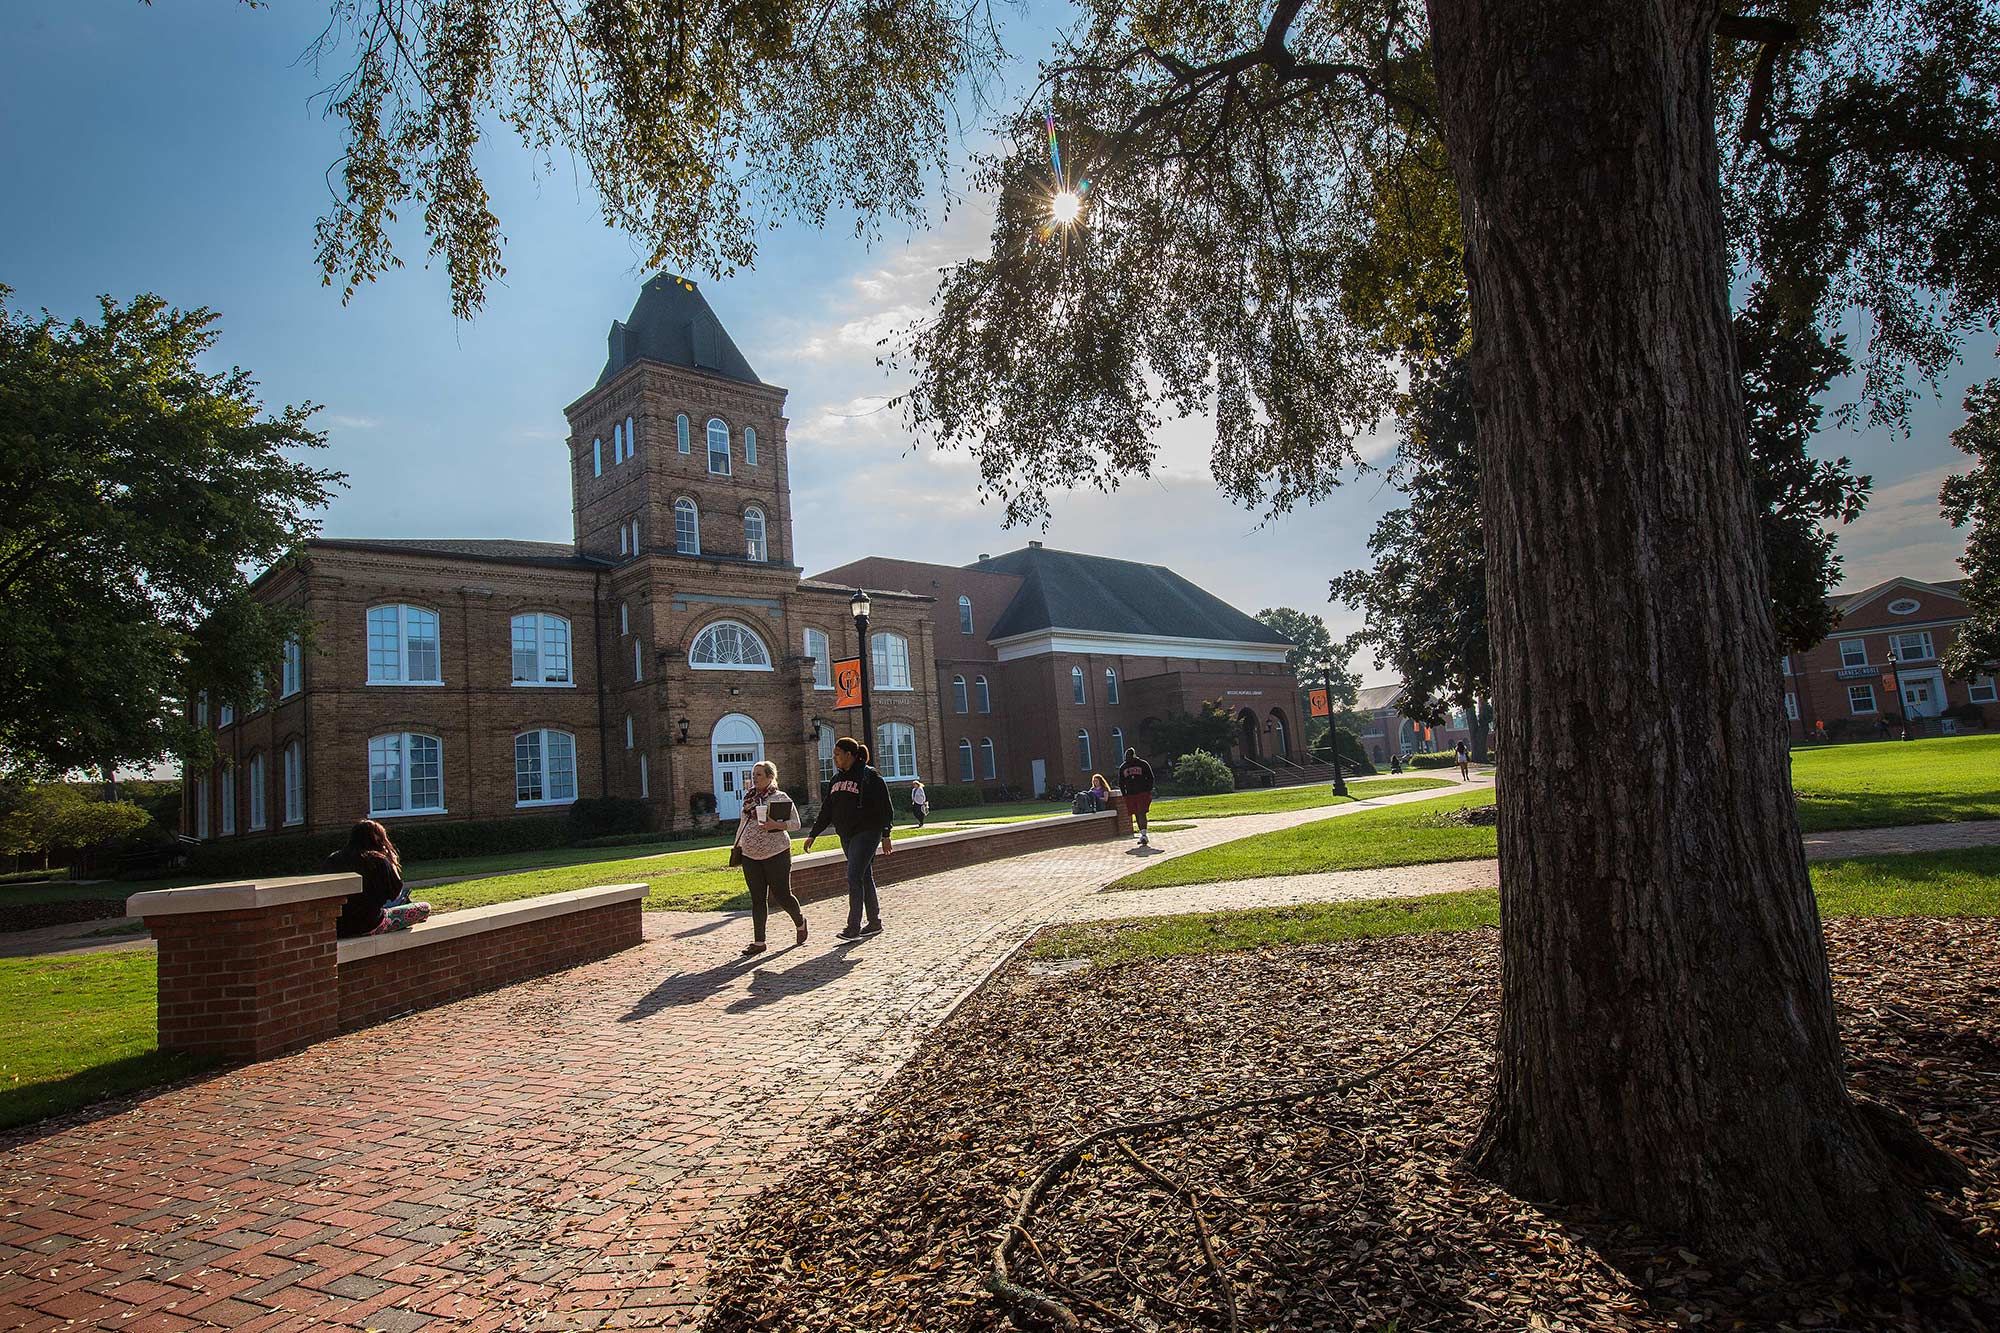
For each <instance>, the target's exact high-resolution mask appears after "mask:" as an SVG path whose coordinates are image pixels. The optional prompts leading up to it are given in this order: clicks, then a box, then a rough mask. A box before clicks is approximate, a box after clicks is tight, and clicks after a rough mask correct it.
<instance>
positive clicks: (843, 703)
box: [833, 657, 861, 708]
mask: <svg viewBox="0 0 2000 1333" xmlns="http://www.w3.org/2000/svg"><path fill="white" fill-rule="evenodd" d="M833 706H834V707H835V708H859V707H861V659H860V658H858V657H850V658H848V659H847V660H846V661H845V662H835V663H834V664H833Z"/></svg>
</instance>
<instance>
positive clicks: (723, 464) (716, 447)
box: [708, 417, 729, 477]
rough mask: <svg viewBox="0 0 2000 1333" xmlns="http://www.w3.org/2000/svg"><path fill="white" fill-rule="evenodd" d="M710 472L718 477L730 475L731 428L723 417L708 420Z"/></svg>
mask: <svg viewBox="0 0 2000 1333" xmlns="http://www.w3.org/2000/svg"><path fill="white" fill-rule="evenodd" d="M708 470H709V472H710V473H712V474H714V475H715V476H718V477H726V476H728V475H729V427H728V425H727V424H726V423H725V422H724V421H723V420H722V418H721V417H710V418H709V419H708Z"/></svg>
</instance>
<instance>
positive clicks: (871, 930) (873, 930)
mask: <svg viewBox="0 0 2000 1333" xmlns="http://www.w3.org/2000/svg"><path fill="white" fill-rule="evenodd" d="M861 933H862V934H863V935H880V934H881V933H882V923H881V922H880V921H870V922H869V923H868V924H867V925H865V926H863V927H862V928H861Z"/></svg>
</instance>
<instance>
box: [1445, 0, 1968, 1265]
mask: <svg viewBox="0 0 2000 1333" xmlns="http://www.w3.org/2000/svg"><path fill="white" fill-rule="evenodd" d="M1429 6H1430V12H1431V19H1432V32H1433V36H1434V59H1435V61H1436V67H1437V76H1438V86H1439V94H1440V98H1441V101H1442V107H1443V114H1444V129H1445V137H1446V141H1447V146H1448V149H1449V152H1450V157H1451V164H1452V168H1453V171H1454V172H1455V174H1456V176H1457V181H1458V188H1459V197H1460V205H1461V209H1462V212H1463V218H1464V224H1465V238H1466V269H1467V276H1468V278H1469V280H1470V284H1471V294H1472V307H1473V331H1474V332H1473V345H1474V358H1473V379H1474V388H1475V401H1476V408H1477V420H1478V442H1479V450H1480V463H1481V469H1482V473H1483V480H1482V492H1481V503H1482V509H1483V512H1484V521H1485V538H1486V551H1487V579H1488V583H1487V595H1488V603H1489V607H1490V615H1491V630H1492V640H1493V674H1494V679H1495V687H1496V688H1495V691H1494V707H1495V710H1496V713H1497V715H1498V716H1497V722H1496V732H1497V741H1498V752H1499V756H1500V783H1501V787H1500V792H1501V804H1500V855H1501V883H1502V886H1503V887H1502V898H1501V949H1502V958H1503V968H1504V978H1503V1002H1502V1011H1501V1019H1500V1036H1499V1053H1498V1086H1497V1091H1496V1093H1495V1098H1494V1103H1493V1105H1492V1107H1491V1109H1490V1111H1489V1112H1488V1115H1487V1119H1486V1122H1485V1124H1484V1125H1483V1127H1482V1128H1481V1131H1480V1134H1479V1137H1478V1139H1477V1141H1476V1143H1475V1145H1474V1147H1473V1154H1472V1155H1473V1160H1474V1161H1475V1163H1476V1164H1477V1165H1478V1166H1479V1167H1481V1168H1482V1169H1484V1170H1485V1171H1487V1172H1489V1173H1490V1174H1491V1175H1493V1176H1494V1177H1495V1178H1497V1179H1498V1180H1500V1181H1501V1182H1503V1183H1505V1184H1506V1185H1507V1186H1508V1187H1510V1188H1512V1189H1513V1190H1515V1191H1516V1192H1518V1193H1520V1194H1523V1195H1525V1196H1527V1197H1530V1198H1536V1199H1545V1200H1552V1201H1566V1202H1578V1203H1587V1204H1592V1205H1596V1206H1600V1207H1603V1208H1606V1209H1609V1210H1611V1211H1613V1212H1615V1213H1617V1214H1619V1215H1622V1216H1625V1217H1628V1218H1633V1219H1637V1220H1640V1221H1644V1222H1647V1223H1651V1224H1653V1225H1656V1226H1661V1227H1665V1228H1668V1229H1670V1230H1672V1231H1675V1232H1677V1233H1679V1234H1681V1235H1683V1236H1687V1237H1690V1238H1694V1239H1696V1240H1698V1241H1699V1242H1700V1243H1702V1244H1704V1245H1706V1246H1709V1247H1711V1248H1712V1250H1713V1251H1715V1252H1717V1253H1719V1254H1723V1255H1729V1256H1735V1257H1739V1258H1753V1259H1762V1260H1765V1261H1770V1262H1775V1263H1779V1264H1782V1265H1785V1266H1789V1267H1817V1266H1820V1265H1844V1264H1847V1263H1850V1262H1857V1261H1864V1262H1865V1261H1869V1260H1877V1261H1880V1260H1888V1261H1900V1262H1904V1263H1908V1262H1911V1261H1913V1260H1914V1261H1917V1262H1920V1263H1928V1262H1933V1261H1936V1262H1948V1259H1947V1253H1948V1252H1947V1250H1946V1247H1945V1246H1944V1243H1943V1241H1942V1240H1941V1239H1940V1238H1939V1235H1938V1233H1937V1231H1936V1229H1935V1227H1934V1226H1933V1224H1932V1222H1931V1220H1930V1215H1929V1213H1928V1211H1927V1209H1926V1207H1925V1205H1924V1202H1923V1200H1922V1198H1921V1197H1920V1196H1919V1195H1917V1194H1916V1193H1914V1192H1913V1191H1911V1190H1908V1189H1906V1188H1904V1187H1903V1186H1902V1185H1901V1184H1900V1182H1899V1180H1898V1179H1897V1178H1896V1177H1895V1176H1893V1175H1892V1173H1891V1170H1890V1168H1889V1166H1888V1163H1887V1161H1886V1159H1885V1157H1884V1155H1883V1153H1882V1151H1881V1150H1880V1148H1878V1146H1877V1144H1876V1143H1875V1141H1874V1139H1873V1138H1872V1137H1871V1136H1870V1134H1869V1132H1868V1130H1867V1129H1866V1128H1865V1126H1864V1124H1863V1122H1862V1120H1861V1118H1860V1116H1859V1115H1858V1114H1857V1112H1856V1110H1855V1107H1854V1104H1853V1103H1852V1101H1851V1100H1850V1098H1849V1097H1848V1094H1847V1092H1846V1089H1845V1086H1844V1084H1843V1082H1842V1075H1841V1056H1840V1044H1839V1037H1838V1033H1837V1030H1836V1028H1835V1024H1834V1014H1833V1001H1832V990H1831V984H1830V978H1829V976H1828V972H1827V964H1826V954H1825V948H1824V943H1823V941H1822V939H1821V934H1820V921H1819V913H1818V910H1817V908H1816V906H1815V904H1814V902H1813V897H1812V891H1811V886H1810V884H1809V882H1808V880H1807V878H1806V865H1805V858H1804V854H1803V852H1802V851H1801V848H1800V843H1799V829H1798V823H1797V820H1796V817H1795V815H1794V812H1793V807H1792V795H1791V780H1790V770H1789V768H1788V766H1787V757H1786V749H1785V742H1784V730H1783V723H1782V721H1781V719H1780V715H1779V708H1778V701H1779V698H1780V692H1779V684H1778V677H1777V668H1778V656H1779V653H1778V649H1777V646H1776V641H1775V638H1774V634H1773V630H1772V626H1771V619H1770V611H1769V600H1768V598H1767V597H1766V595H1765V576H1764V570H1763V565H1762V555H1761V552H1760V550H1759V546H1758V537H1757V532H1758V529H1757V518H1756V514H1755V512H1754V501H1753V498H1752V491H1751V475H1750V455H1749V447H1748V443H1747V440H1746V436H1745V428H1744V417H1743V409H1742V405H1741V402H1740V398H1739V390H1738V374H1737V365H1736V355H1735V350H1734V344H1733V340H1732V339H1731V337H1730V323H1729V305H1728V282H1729V271H1728V258H1727V251H1726V248H1725V244H1724V236H1723V230H1722V217H1721V208H1720V194H1719V186H1718V182H1717V168H1716V152H1715V141H1714V113H1713V105H1712V100H1711V88H1710V83H1709V69H1710V60H1711V54H1712V31H1713V25H1714V21H1715V17H1716V6H1715V5H1714V4H1712V3H1711V4H1699V3H1690V2H1688V0H1573V2H1572V3H1568V4H1561V5H1552V4H1547V3H1545V0H1429Z"/></svg>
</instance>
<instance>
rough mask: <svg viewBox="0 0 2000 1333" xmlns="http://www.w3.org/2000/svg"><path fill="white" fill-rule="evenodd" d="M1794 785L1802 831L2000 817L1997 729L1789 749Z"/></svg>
mask: <svg viewBox="0 0 2000 1333" xmlns="http://www.w3.org/2000/svg"><path fill="white" fill-rule="evenodd" d="M1792 790H1793V791H1794V792H1795V793H1796V794H1797V796H1798V802H1799V824H1800V826H1801V827H1802V828H1804V829H1805V830H1806V831H1807V832H1808V833H1814V832H1819V831H1821V830H1823V829H1842V828H1886V827H1889V826H1890V825H1894V824H1946V823H1954V822H1956V821H1958V820H1963V819H2000V735H1994V736H1943V737H1939V738H1938V739H1936V740H1927V741H1880V742H1871V743H1869V744H1867V745H1827V746H1818V747H1814V748H1810V749H1803V750H1794V751H1793V752H1792Z"/></svg>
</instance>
